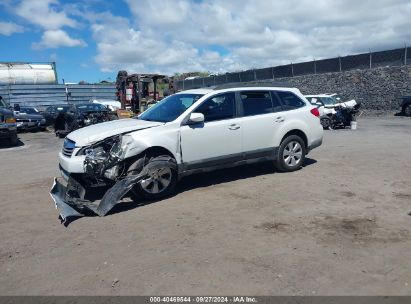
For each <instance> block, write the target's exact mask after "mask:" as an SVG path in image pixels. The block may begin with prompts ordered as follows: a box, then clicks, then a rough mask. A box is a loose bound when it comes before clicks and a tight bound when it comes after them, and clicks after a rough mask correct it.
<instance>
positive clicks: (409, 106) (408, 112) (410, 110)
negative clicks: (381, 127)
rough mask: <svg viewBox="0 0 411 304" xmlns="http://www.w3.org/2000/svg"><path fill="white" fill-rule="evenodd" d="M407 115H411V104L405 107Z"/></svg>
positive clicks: (404, 110)
mask: <svg viewBox="0 0 411 304" xmlns="http://www.w3.org/2000/svg"><path fill="white" fill-rule="evenodd" d="M403 112H404V115H405V116H411V105H406V106H405V107H404V109H403Z"/></svg>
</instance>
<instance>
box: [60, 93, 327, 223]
mask: <svg viewBox="0 0 411 304" xmlns="http://www.w3.org/2000/svg"><path fill="white" fill-rule="evenodd" d="M322 140H323V128H322V126H321V124H320V120H319V112H318V109H317V108H316V107H314V106H312V105H311V104H310V103H309V102H308V101H307V100H306V99H305V98H304V96H303V95H302V94H301V93H300V91H299V90H298V89H296V88H289V87H281V86H276V87H271V86H264V87H261V86H258V85H255V86H252V87H247V86H244V87H239V86H237V87H231V88H230V87H228V88H219V89H196V90H188V91H183V92H180V93H177V94H174V95H171V96H169V97H167V98H165V99H163V100H162V101H160V102H159V103H157V104H156V105H155V106H153V107H151V108H150V109H148V110H147V111H145V112H144V113H142V114H141V115H139V116H138V117H137V118H134V119H120V120H116V121H110V122H105V123H100V124H96V125H92V126H89V127H85V128H82V129H79V130H76V131H74V132H72V133H70V134H69V135H68V136H67V137H66V139H65V141H64V146H63V149H62V151H61V152H60V154H59V161H60V170H61V173H62V176H63V177H64V179H65V180H66V181H68V182H69V184H70V180H71V184H72V185H71V190H73V189H76V190H77V192H78V193H80V194H77V196H76V195H74V196H75V198H76V199H77V200H78V199H81V200H82V201H84V200H86V199H85V197H84V189H95V187H98V186H106V187H108V188H115V189H116V190H113V191H112V192H116V191H117V192H116V193H115V195H114V197H115V199H114V200H118V199H119V198H121V197H122V196H123V195H125V194H126V193H127V192H130V193H131V194H134V195H137V196H144V197H146V198H149V199H158V198H161V197H163V196H165V195H167V194H170V193H171V192H172V191H173V189H174V188H175V186H176V183H177V181H178V180H179V179H180V178H181V177H183V176H186V175H189V174H193V173H198V172H204V171H210V170H214V169H218V168H224V167H232V166H236V165H243V164H249V163H253V162H259V161H268V160H269V161H271V162H272V163H273V164H274V165H275V166H276V167H277V168H278V169H279V170H281V171H295V170H297V169H299V168H301V166H302V165H303V163H304V159H305V156H306V155H307V153H308V152H309V151H310V150H312V149H314V148H316V147H318V146H320V145H321V143H322ZM150 164H155V165H153V166H148V165H150ZM145 167H146V168H148V169H146V171H145V172H144V174H143V175H141V176H140V178H139V179H134V180H132V181H130V179H129V177H130V176H136V175H139V174H140V173H141V171H142V170H143V168H145ZM127 179H129V182H126V181H125V180H127ZM121 182H123V184H122V185H120V186H117V187H115V186H116V184H120V183H121ZM73 184H74V185H73ZM125 184H127V185H125ZM59 187H60V188H61V187H62V186H59ZM54 188H56V184H55V187H54ZM79 188H81V191H80V190H79ZM60 190H61V189H60ZM52 192H53V191H52ZM58 192H59V189H54V196H53V193H52V196H53V199H54V201H55V202H56V207H60V209H62V208H61V204H63V203H65V204H69V205H71V206H72V207H73V204H74V203H75V204H77V203H78V202H77V201H76V199H73V196H72V197H69V198H68V197H67V193H69V192H70V191H67V189H65V192H64V193H58ZM71 192H73V191H71ZM81 193H82V194H81ZM112 195H113V193H112ZM106 196H107V193H106ZM103 200H104V199H103ZM111 200H113V196H111ZM73 202H74V203H73ZM113 204H114V202H112V203H111V205H113ZM88 207H89V206H88ZM77 209H78V208H77ZM89 209H92V208H89ZM93 211H95V212H96V210H93ZM100 211H101V210H100ZM96 213H98V212H96ZM102 213H103V212H100V213H99V214H100V215H102Z"/></svg>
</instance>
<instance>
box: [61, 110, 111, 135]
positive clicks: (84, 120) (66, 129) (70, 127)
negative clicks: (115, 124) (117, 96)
mask: <svg viewBox="0 0 411 304" xmlns="http://www.w3.org/2000/svg"><path fill="white" fill-rule="evenodd" d="M116 118H117V116H116V114H115V113H112V111H110V110H109V109H108V108H107V107H105V106H104V105H102V104H99V103H81V104H76V105H71V106H70V108H69V109H68V110H67V111H66V112H60V113H59V115H57V117H56V120H55V122H54V132H55V133H56V135H57V136H59V137H61V138H63V137H65V136H66V135H67V134H68V133H70V132H72V131H74V130H77V129H79V128H83V127H86V126H89V125H94V124H96V123H100V122H104V121H109V120H113V119H116Z"/></svg>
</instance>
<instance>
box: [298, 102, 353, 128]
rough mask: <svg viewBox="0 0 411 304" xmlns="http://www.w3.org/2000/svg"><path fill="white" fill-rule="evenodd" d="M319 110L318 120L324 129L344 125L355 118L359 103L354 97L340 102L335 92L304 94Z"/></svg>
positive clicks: (347, 124)
mask: <svg viewBox="0 0 411 304" xmlns="http://www.w3.org/2000/svg"><path fill="white" fill-rule="evenodd" d="M304 97H305V98H306V99H307V100H308V101H309V102H310V103H311V104H312V105H314V106H316V107H317V108H318V110H319V112H320V122H321V125H322V126H323V128H324V129H334V128H341V127H346V126H349V125H350V124H351V121H354V120H355V115H356V114H357V113H358V111H359V108H360V106H361V105H360V104H359V103H357V102H356V101H355V100H354V99H352V100H349V101H346V102H342V99H341V97H339V96H338V95H337V94H319V95H305V96H304Z"/></svg>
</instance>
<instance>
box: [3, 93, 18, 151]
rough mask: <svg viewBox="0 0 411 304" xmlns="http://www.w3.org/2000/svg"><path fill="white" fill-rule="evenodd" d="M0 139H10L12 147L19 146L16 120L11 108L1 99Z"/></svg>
mask: <svg viewBox="0 0 411 304" xmlns="http://www.w3.org/2000/svg"><path fill="white" fill-rule="evenodd" d="M0 138H1V139H8V140H9V143H10V145H11V146H16V145H17V144H18V138H17V125H16V118H15V117H14V114H13V111H12V110H11V109H10V106H9V105H8V104H7V103H6V102H5V101H4V100H3V99H2V98H0Z"/></svg>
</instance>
